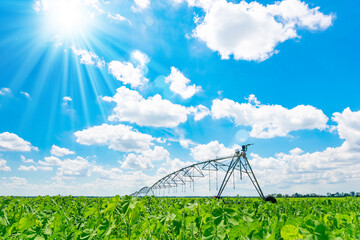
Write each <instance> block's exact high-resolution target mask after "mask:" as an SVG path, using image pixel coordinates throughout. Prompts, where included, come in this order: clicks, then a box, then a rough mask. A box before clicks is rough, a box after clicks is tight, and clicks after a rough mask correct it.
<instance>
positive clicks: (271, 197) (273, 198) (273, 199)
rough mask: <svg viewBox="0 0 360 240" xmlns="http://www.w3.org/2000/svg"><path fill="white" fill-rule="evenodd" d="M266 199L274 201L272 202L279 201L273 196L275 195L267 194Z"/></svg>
mask: <svg viewBox="0 0 360 240" xmlns="http://www.w3.org/2000/svg"><path fill="white" fill-rule="evenodd" d="M265 201H267V202H272V203H276V202H277V201H276V198H275V197H273V196H267V197H266V198H265Z"/></svg>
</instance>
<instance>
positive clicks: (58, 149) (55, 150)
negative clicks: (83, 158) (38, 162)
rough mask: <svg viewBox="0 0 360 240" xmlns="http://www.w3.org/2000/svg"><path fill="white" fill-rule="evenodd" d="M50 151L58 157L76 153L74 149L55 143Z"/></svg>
mask: <svg viewBox="0 0 360 240" xmlns="http://www.w3.org/2000/svg"><path fill="white" fill-rule="evenodd" d="M50 153H51V154H52V155H54V156H57V157H62V156H65V155H72V154H75V152H74V151H70V150H69V149H67V148H61V147H58V146H55V145H53V146H52V148H51V150H50Z"/></svg>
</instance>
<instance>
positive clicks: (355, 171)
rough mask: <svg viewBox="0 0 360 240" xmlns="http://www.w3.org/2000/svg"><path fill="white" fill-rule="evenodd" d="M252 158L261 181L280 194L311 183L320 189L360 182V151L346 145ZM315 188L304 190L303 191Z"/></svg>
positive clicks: (254, 156) (253, 155)
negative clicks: (330, 185)
mask: <svg viewBox="0 0 360 240" xmlns="http://www.w3.org/2000/svg"><path fill="white" fill-rule="evenodd" d="M297 150H299V149H297ZM250 156H251V157H250V158H251V160H250V163H251V165H252V167H253V169H254V171H255V174H256V176H257V177H258V179H259V182H260V183H261V184H264V185H265V186H271V185H272V186H277V187H276V188H275V189H277V191H279V190H280V189H281V188H294V189H295V188H297V187H296V185H302V186H304V185H306V184H311V185H314V189H316V188H318V186H319V185H321V184H323V185H325V186H326V185H327V184H340V183H344V182H347V181H350V182H351V181H359V180H360V171H359V169H360V163H359V161H358V159H359V158H360V151H354V150H351V149H350V148H349V146H348V145H347V143H346V142H345V143H344V144H343V145H342V146H340V147H335V148H327V149H325V150H324V151H318V152H313V153H301V151H300V153H299V152H298V151H290V153H289V154H285V153H278V154H276V155H275V156H274V157H267V158H263V157H260V156H259V155H257V154H250ZM314 189H312V190H308V189H306V188H304V189H302V192H309V191H315V190H314ZM344 191H350V190H349V189H346V190H345V189H344ZM287 192H288V190H287Z"/></svg>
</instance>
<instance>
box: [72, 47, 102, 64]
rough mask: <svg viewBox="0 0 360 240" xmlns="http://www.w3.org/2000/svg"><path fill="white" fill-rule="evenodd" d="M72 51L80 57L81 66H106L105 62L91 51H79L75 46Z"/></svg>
mask: <svg viewBox="0 0 360 240" xmlns="http://www.w3.org/2000/svg"><path fill="white" fill-rule="evenodd" d="M71 50H72V51H73V53H74V54H75V55H76V56H80V63H81V64H85V65H95V66H96V67H98V68H102V67H104V66H105V61H104V60H103V59H101V58H100V57H99V56H98V55H96V54H95V53H93V52H91V51H87V50H84V49H77V48H75V46H72V47H71Z"/></svg>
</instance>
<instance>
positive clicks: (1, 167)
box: [0, 158, 11, 172]
mask: <svg viewBox="0 0 360 240" xmlns="http://www.w3.org/2000/svg"><path fill="white" fill-rule="evenodd" d="M0 171H4V172H10V171H11V168H10V167H9V166H7V165H6V160H4V159H1V158H0Z"/></svg>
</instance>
